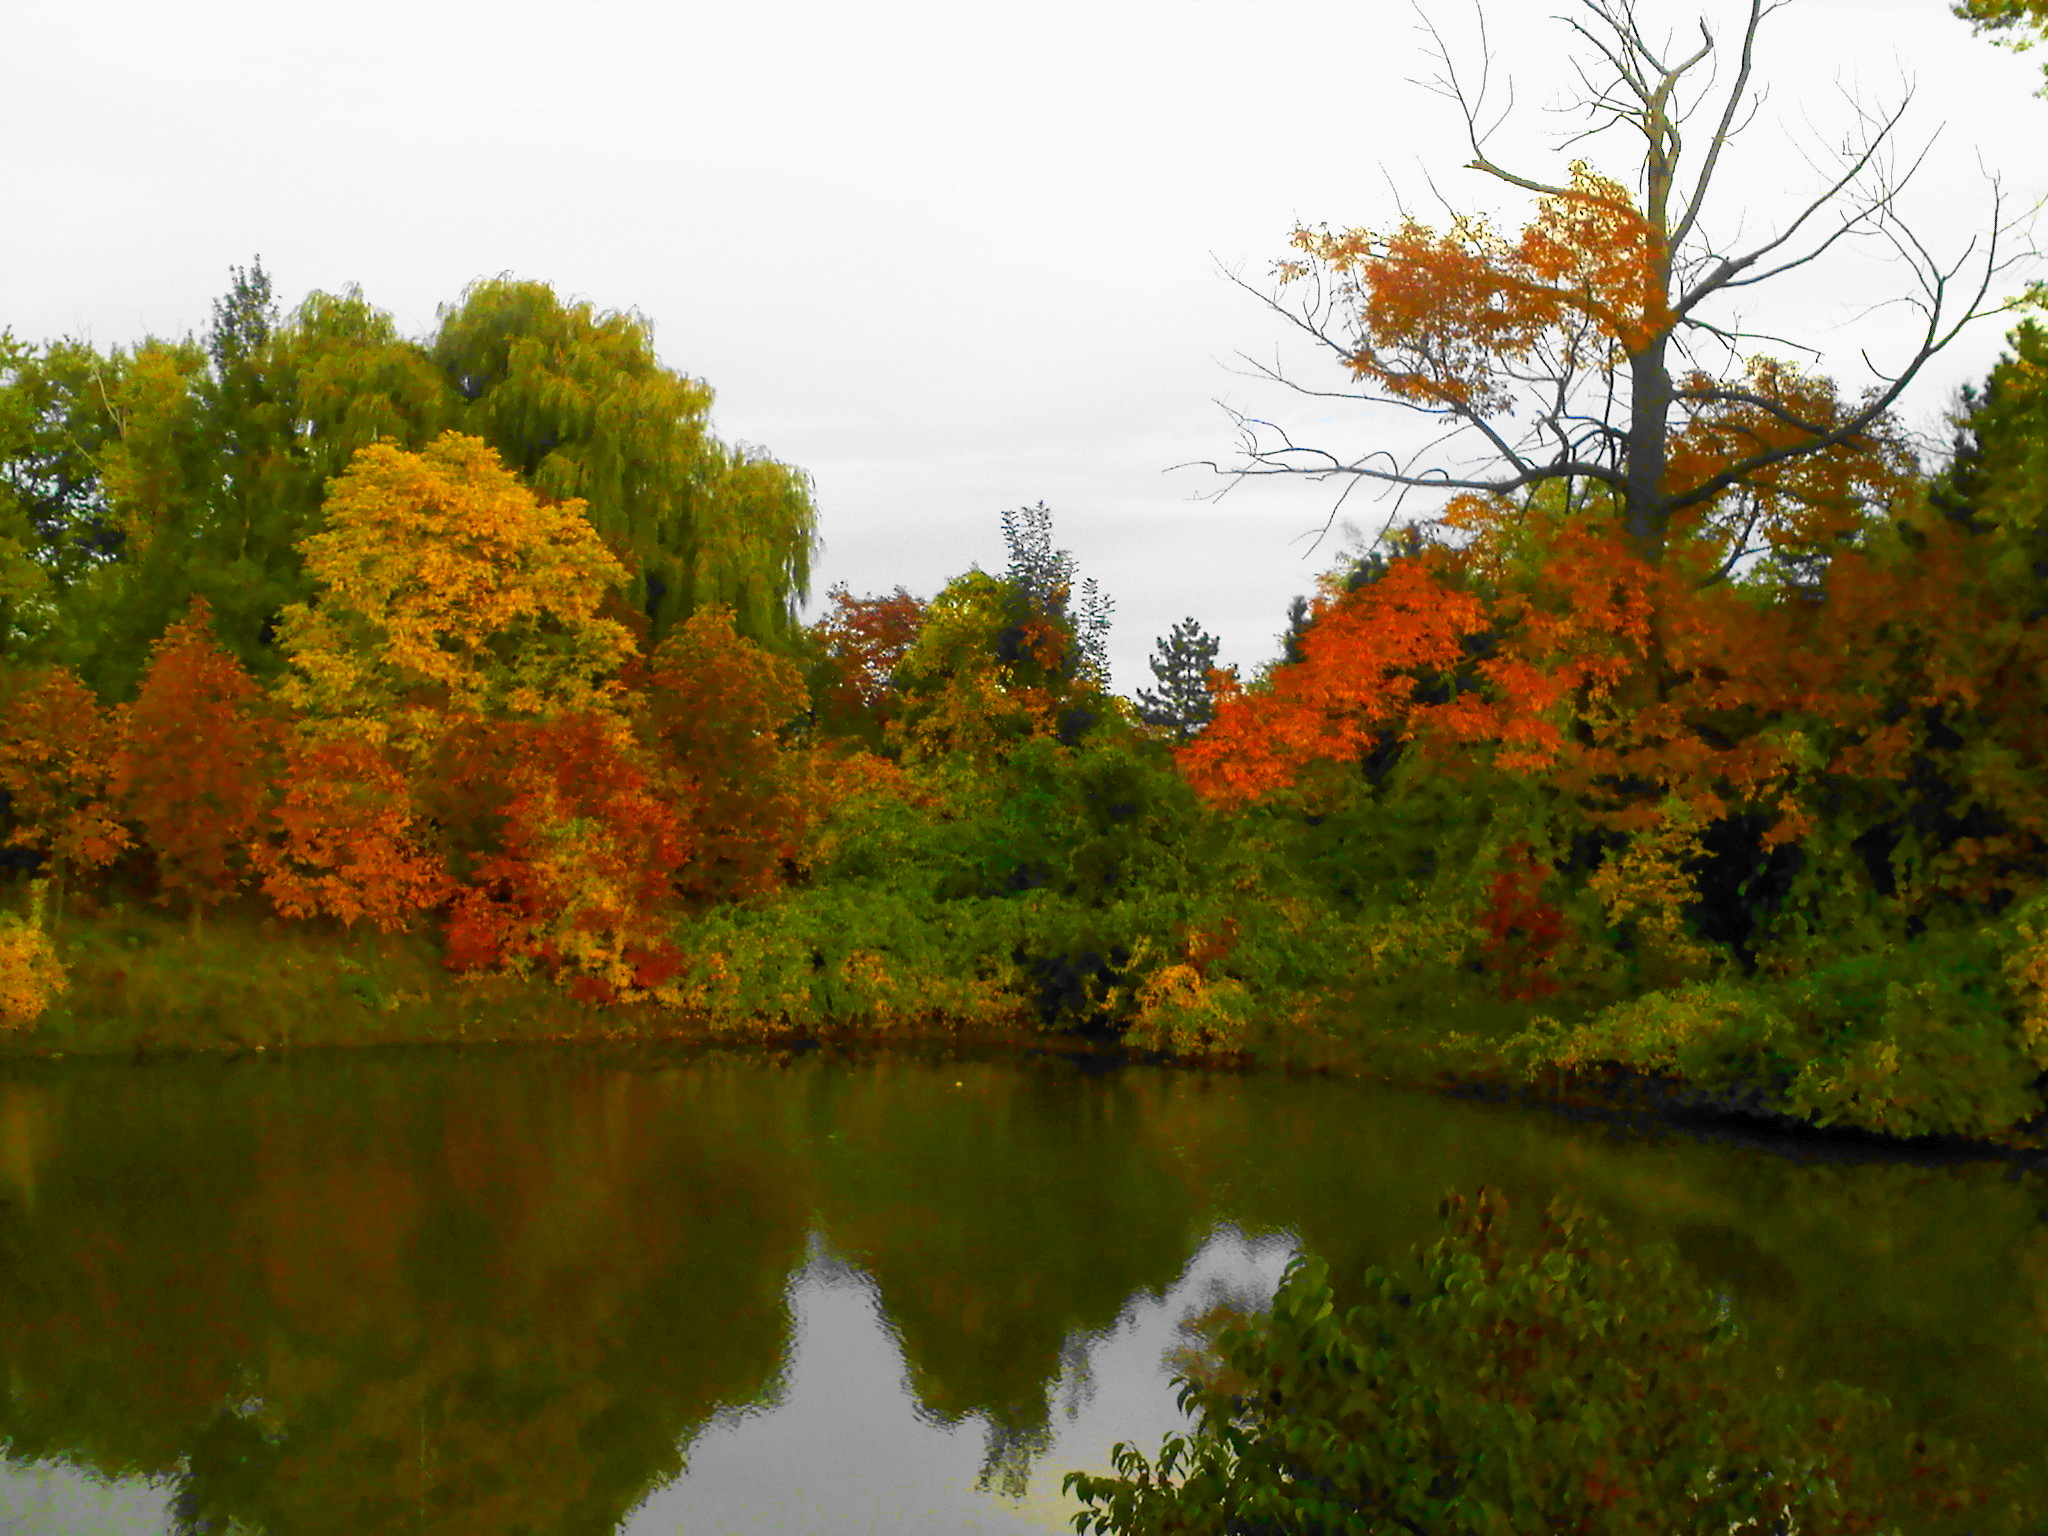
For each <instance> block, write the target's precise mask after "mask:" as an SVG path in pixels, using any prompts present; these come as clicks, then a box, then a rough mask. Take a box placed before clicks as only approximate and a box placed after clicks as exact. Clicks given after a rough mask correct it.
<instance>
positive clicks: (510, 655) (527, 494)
mask: <svg viewBox="0 0 2048 1536" xmlns="http://www.w3.org/2000/svg"><path fill="white" fill-rule="evenodd" d="M324 515H325V526H324V527H323V529H322V530H321V531H320V532H319V533H317V534H314V535H313V536H312V537H310V538H307V539H305V540H303V541H301V543H300V545H299V548H300V549H301V550H302V551H303V553H304V554H305V556H306V568H307V571H308V572H309V574H310V575H311V576H312V578H313V581H314V585H315V591H316V595H315V597H314V600H313V601H312V602H311V603H308V604H295V605H293V606H292V607H290V608H288V609H286V610H285V614H284V618H283V621H282V623H281V624H280V626H279V630H278V643H279V645H280V646H281V647H282V648H283V650H284V652H285V654H286V656H287V657H288V658H289V660H290V663H291V668H292V671H291V673H290V675H289V676H288V677H287V678H286V679H285V680H284V682H283V683H282V684H280V686H279V692H280V694H281V696H282V697H283V699H284V701H285V702H286V703H287V704H289V705H291V706H292V707H293V708H295V709H296V710H298V711H299V712H300V714H301V722H300V728H299V739H298V741H297V742H296V743H295V744H294V746H293V748H292V750H291V752H290V754H289V761H288V763H287V767H286V787H285V792H284V795H283V797H282V799H281V801H280V804H279V805H278V807H277V809H276V811H275V812H274V827H273V829H272V831H271V832H270V833H269V835H267V836H265V837H264V838H262V839H260V840H259V843H258V845H257V846H256V847H255V848H254V850H252V851H253V856H254V861H255V863H256V865H257V867H258V869H259V870H260V871H261V872H262V874H263V877H264V889H265V890H266V891H267V892H268V893H269V894H270V896H271V897H272V899H273V900H274V901H276V902H277V904H278V906H279V908H280V910H282V911H284V912H285V913H286V914H287V915H289V916H311V915H314V914H316V913H319V914H326V915H330V916H334V917H338V918H340V919H342V920H343V921H344V922H353V921H354V920H355V919H356V918H358V917H367V918H369V919H370V920H371V921H373V922H375V923H376V924H377V925H378V926H379V927H382V928H386V929H391V928H396V927H400V926H402V925H403V924H404V922H405V920H406V917H407V915H408V914H409V913H410V912H412V911H415V910H419V909H422V908H426V907H431V906H435V905H438V904H439V903H440V902H441V901H443V900H445V899H446V898H447V897H449V896H450V895H451V894H453V892H454V890H455V888H456V885H457V883H458V882H457V881H456V880H455V879H454V878H452V877H451V874H450V872H449V870H448V867H447V859H446V856H445V850H442V849H439V848H436V847H433V846H430V845H429V844H428V842H427V840H426V838H425V824H426V820H427V818H426V817H425V816H424V815H423V814H422V813H421V809H420V805H419V798H420V791H421V787H422V786H421V779H422V775H423V772H424V771H425V770H426V768H427V767H428V765H429V763H430V762H431V761H432V760H433V758H434V756H435V754H436V751H437V749H438V748H439V747H440V746H441V744H442V743H443V742H445V741H446V740H447V739H448V738H449V736H450V735H451V733H453V732H455V731H457V730H458V729H474V728H478V727H483V726H486V725H488V724H489V723H490V722H510V721H542V720H549V719H555V718H560V717H564V716H570V715H587V716H591V717H594V718H596V719H598V720H601V721H603V722H605V726H606V733H607V734H609V735H613V736H615V737H616V738H617V739H618V740H619V741H620V742H621V743H623V741H624V740H625V737H626V731H627V728H626V725H625V723H624V720H623V718H621V717H620V716H619V714H618V712H617V710H616V708H615V707H614V706H615V701H616V699H617V695H618V690H619V684H618V682H617V679H616V673H617V670H618V667H619V665H620V663H621V662H623V661H624V660H625V659H626V658H627V657H628V656H630V655H631V654H632V653H633V649H634V647H633V641H632V637H631V636H630V635H629V634H628V633H627V631H626V628H625V626H623V625H622V624H620V623H618V622H617V621H616V620H614V619H610V618H606V617H603V616H601V615H600V613H599V605H600V604H601V603H602V602H603V600H604V598H605V596H606V595H607V594H608V593H609V592H610V591H612V590H613V589H615V588H617V587H619V586H621V585H623V584H624V581H625V571H624V570H623V568H622V567H621V566H620V565H619V562H618V561H617V560H616V559H614V558H613V556H612V554H611V552H610V551H609V550H608V549H606V547H605V545H604V542H603V541H602V540H601V539H600V538H599V537H598V535H597V533H596V531H595V530H594V529H593V528H592V527H591V525H590V523H589V521H588V519H586V518H585V516H584V515H583V504H582V503H581V502H579V501H565V502H560V503H550V502H547V501H544V500H542V499H541V498H540V497H538V496H536V495H535V494H534V493H533V492H532V491H531V490H530V489H528V488H527V487H526V486H525V485H524V484H523V483H522V482H521V481H520V480H519V478H518V477H517V476H516V475H514V474H513V473H512V472H511V471H510V470H508V469H506V468H505V467H504V465H503V464H502V463H501V462H500V461H499V459H498V456H497V453H496V452H495V451H494V450H493V449H492V448H491V447H490V446H489V445H488V444H487V443H485V442H483V441H482V440H481V439H479V438H474V437H465V436H463V435H461V434H459V433H455V432H449V433H446V434H444V435H443V436H442V437H441V438H439V439H438V440H437V441H435V442H434V443H432V444H431V445H429V446H428V447H427V448H426V449H425V450H424V451H423V452H420V453H408V452H405V451H403V450H401V449H399V448H398V447H396V446H394V445H392V444H389V443H376V444H373V445H371V446H370V447H367V448H364V449H362V450H360V451H359V452H358V453H357V454H356V455H355V457H354V459H353V460H352V461H351V463H350V465H349V468H348V470H347V471H346V472H345V473H344V474H342V475H341V476H339V477H338V478H337V479H336V480H335V481H334V482H333V484H332V487H331V489H330V491H329V494H328V498H327V502H326V505H325V509H324Z"/></svg>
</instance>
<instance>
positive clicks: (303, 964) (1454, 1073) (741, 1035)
mask: <svg viewBox="0 0 2048 1536" xmlns="http://www.w3.org/2000/svg"><path fill="white" fill-rule="evenodd" d="M58 937H59V938H60V940H61V942H62V945H63V950H64V953H65V956H66V960H67V965H68V968H69V971H70V985H69V987H68V988H67V990H66V992H65V994H64V995H63V996H61V997H60V998H59V999H57V1000H56V1002H55V1003H54V1005H53V1006H52V1007H51V1008H50V1009H49V1010H48V1011H47V1012H46V1013H45V1014H44V1015H43V1017H41V1018H40V1019H38V1020H36V1021H35V1022H34V1023H32V1024H29V1025H26V1026H23V1027H21V1028H19V1029H16V1030H11V1031H7V1032H4V1033H0V1063H5V1064H7V1065H9V1066H12V1065H16V1064H27V1063H33V1062H48V1063H59V1062H65V1061H70V1060H78V1059H93V1060H103V1061H126V1062H131V1063H148V1062H155V1061H162V1060H178V1059H189V1058H192V1057H200V1056H205V1057H214V1058H218V1059H223V1060H233V1059H238V1058H254V1057H265V1058H270V1059H276V1058H279V1057H283V1056H287V1055H290V1056H301V1055H304V1054H306V1053H309V1052H320V1051H329V1050H375V1049H393V1048H397V1049H420V1048H430V1047H441V1048H448V1047H455V1048H464V1049H506V1048H513V1047H519V1046H538V1045H547V1046H555V1047H574V1048H585V1049H588V1048H601V1047H615V1048H623V1049H627V1050H632V1049H636V1048H641V1047H647V1048H655V1049H661V1050H664V1051H676V1050H684V1051H689V1050H727V1049H743V1050H747V1051H750V1052H760V1053H764V1054H767V1055H770V1056H780V1057H783V1058H784V1059H788V1058H791V1057H794V1056H797V1055H809V1054H812V1053H819V1052H822V1053H825V1054H828V1055H859V1054H863V1053H866V1052H869V1051H873V1050H890V1051H896V1050H906V1049H907V1050H912V1051H916V1050H933V1049H936V1050H939V1051H941V1052H943V1053H944V1054H946V1055H948V1056H953V1055H958V1054H961V1053H967V1054H974V1055H980V1054H990V1053H992V1054H997V1055H1005V1056H1010V1055H1016V1056H1057V1057H1063V1058H1068V1059H1071V1060H1073V1061H1075V1062H1076V1063H1077V1064H1079V1063H1082V1062H1088V1063H1097V1062H1099V1063H1101V1064H1102V1066H1101V1067H1100V1068H1099V1070H1105V1071H1107V1070H1114V1069H1115V1068H1116V1067H1118V1066H1121V1065H1125V1064H1131V1063H1141V1062H1142V1063H1151V1064H1163V1065H1170V1066H1173V1067H1176V1068H1178V1069H1181V1070H1186V1071H1197V1072H1204V1073H1231V1072H1251V1071H1273V1072H1281V1073H1299V1074H1313V1075H1331V1076H1342V1077H1352V1078H1359V1079H1368V1080H1371V1081H1375V1082H1379V1083H1382V1084H1385V1085H1387V1086H1391V1087H1398V1088H1403V1089H1408V1090H1419V1091H1427V1092H1431V1093H1436V1094H1442V1095H1445V1096H1448V1097H1453V1098H1465V1099H1474V1100H1479V1101H1482V1102H1488V1103H1506V1104H1516V1105H1520V1106H1523V1107H1527V1108H1532V1109H1540V1110H1544V1111H1547V1112H1549V1113H1552V1114H1557V1115H1562V1116H1564V1117H1566V1118H1572V1119H1594V1120H1600V1121H1603V1122H1605V1123H1609V1124H1614V1125H1620V1126H1626V1127H1628V1128H1630V1129H1640V1130H1660V1131H1682V1132H1685V1133H1688V1134H1694V1135H1704V1136H1710V1137H1713V1138H1714V1139H1717V1140H1733V1141H1738V1142H1742V1143H1746V1144H1750V1145H1754V1146H1758V1147H1760V1148H1762V1149H1765V1150H1769V1151H1772V1152H1775V1153H1777V1154H1780V1155H1798V1156H1810V1157H1815V1158H1825V1159H1828V1160H1858V1161H1860V1160H1864V1159H1883V1160H1891V1161H1910V1162H1929V1163H1949V1162H1959V1161H2001V1162H2007V1163H2011V1164H2014V1165H2015V1166H2019V1167H2042V1166H2048V1138H2044V1137H2043V1135H2042V1134H2041V1132H2042V1129H2043V1128H2042V1127H2039V1126H2030V1127H2016V1128H2015V1131H2016V1133H2017V1134H2016V1135H2015V1136H2014V1137H2013V1138H2012V1139H2009V1140H1997V1139H1982V1138H1971V1137H1965V1136H1960V1135H1930V1136H1914V1137H1904V1136H1895V1135H1888V1134H1885V1133H1882V1132H1878V1131H1872V1130H1866V1129H1862V1128H1857V1127H1852V1126H1820V1125H1816V1124H1814V1123H1812V1122H1810V1121H1806V1120H1801V1119H1799V1118H1797V1117H1794V1116H1791V1115H1787V1114H1783V1113H1780V1112H1776V1111H1773V1110H1770V1109H1769V1108H1767V1107H1764V1106H1763V1105H1761V1104H1759V1103H1741V1104H1738V1103H1732V1102H1725V1101H1724V1100H1723V1099H1721V1098H1720V1097H1718V1096H1717V1095H1715V1094H1713V1093H1711V1092H1709V1091H1706V1090H1702V1089H1700V1088H1698V1087H1696V1086H1695V1085H1693V1084H1690V1083H1688V1082H1686V1081H1685V1080H1683V1079H1678V1078H1672V1077H1668V1076H1659V1075H1656V1074H1652V1073H1648V1072H1643V1071H1639V1070H1634V1069H1629V1068H1623V1067H1617V1066H1614V1065H1612V1064H1609V1065H1607V1066H1604V1067H1600V1068H1595V1069H1592V1070H1582V1071H1578V1072H1573V1073H1569V1074H1567V1073H1555V1072H1554V1073H1551V1074H1549V1075H1548V1077H1547V1080H1534V1081H1525V1080H1522V1079H1521V1078H1519V1077H1518V1076H1517V1075H1515V1074H1513V1073H1512V1072H1510V1071H1508V1070H1507V1069H1505V1068H1504V1067H1503V1068H1501V1069H1498V1070H1495V1069H1489V1068H1487V1067H1485V1066H1483V1065H1481V1064H1476V1063H1475V1064H1473V1066H1471V1067H1467V1068H1459V1069H1451V1068H1447V1067H1444V1066H1442V1065H1440V1064H1434V1063H1430V1062H1429V1061H1428V1059H1427V1057H1426V1055H1424V1054H1422V1053H1418V1052H1416V1051H1414V1050H1412V1049H1411V1050H1405V1051H1399V1052H1393V1053H1390V1052H1388V1051H1386V1050H1384V1049H1383V1050H1379V1051H1375V1050H1373V1049H1372V1048H1371V1047H1370V1046H1368V1045H1365V1043H1364V1042H1360V1041H1356V1040H1353V1039H1347V1038H1344V1036H1343V1035H1340V1034H1338V1033H1335V1032H1332V1031H1329V1030H1316V1031H1313V1032H1312V1033H1311V1034H1309V1035H1306V1036H1304V1038H1302V1039H1300V1040H1289V1039H1286V1038H1279V1039H1272V1040H1270V1041H1269V1042H1268V1043H1266V1044H1265V1045H1264V1046H1263V1047H1262V1048H1260V1049H1255V1050H1252V1051H1249V1052H1240V1053H1237V1054H1234V1055H1230V1056H1216V1057H1202V1056H1185V1057H1175V1056H1171V1055H1167V1054H1164V1053H1160V1052H1154V1051H1142V1050H1137V1049H1134V1048H1132V1047H1129V1046H1127V1045H1125V1044H1123V1043H1122V1042H1121V1041H1119V1040H1115V1039H1108V1038H1100V1037H1089V1036H1080V1035H1072V1034H1060V1033H1056V1032H1052V1031H1048V1030H1045V1029H1043V1028H1041V1027H1039V1026H1037V1025H1035V1024H1032V1023H1030V1022H1027V1021H1024V1020H1022V1019H1021V1018H1019V1017H1016V1016H1008V1017H1002V1018H989V1019H976V1018H967V1017H952V1018H928V1019H917V1020H901V1019H899V1020H893V1021H888V1022H886V1023H877V1022H874V1021H862V1020H849V1021H847V1022H846V1023H845V1024H844V1025H843V1027H840V1028H837V1029H830V1030H824V1031H819V1030H811V1029H803V1028H797V1027H793V1026H788V1025H784V1024H779V1023H776V1022H771V1021H767V1020H755V1021H751V1022H749V1023H748V1024H745V1025H741V1026H734V1025H732V1024H729V1023H724V1022H719V1021H714V1020H712V1019H711V1018H710V1017H709V1016H704V1015H699V1016H692V1015H689V1014H685V1013H682V1012H680V1011H678V1010H675V1009H668V1008H662V1007H659V1006H650V1005H629V1006H628V1007H624V1008H621V1007H600V1006H596V1005H592V1004H588V1003H582V1002H578V1001H576V1000H574V999H571V998H570V997H568V996H567V995H565V994H564V993H563V992H562V991H561V990H560V989H559V988H557V987H555V986H554V985H553V984H552V983H550V982H548V981H545V980H540V979H532V978H524V977H519V976H511V975H502V974H493V975H485V976H481V977H458V976H455V975H452V974H450V973H449V972H448V971H447V970H446V969H445V967H443V966H442V964H441V963H440V958H439V955H438V952H437V950H436V946H435V945H434V944H433V942H432V941H431V939H430V938H428V937H427V936H426V935H424V934H421V933H393V934H380V933H375V932H368V931H364V932H351V931H349V930H346V929H342V928H339V927H338V926H337V927H334V928H332V929H331V931H330V930H326V929H323V928H319V927H311V926H309V925H304V924H296V923H295V924H283V923H280V922H278V921H277V920H276V919H274V918H272V917H269V916H267V915H260V914H258V913H255V912H252V911H249V910H243V911H240V912H235V911H224V912H222V913H220V914H218V915H217V916H216V918H215V920H214V921H212V922H210V923H208V924H207V925H205V926H203V927H201V928H199V929H198V930H196V931H195V930H193V929H192V928H191V927H190V925H189V924H187V923H185V922H183V921H180V920H177V919H173V918H171V917H169V916H168V915H166V914H164V913H162V912H160V911H157V910H155V909H151V908H140V907H132V906H121V905H118V904H112V905H109V906H106V907H103V908H100V909H98V910H92V911H79V912H75V913H73V914H71V915H69V916H67V917H66V918H64V919H63V920H62V922H61V925H60V927H59V930H58ZM1330 1008H1331V1010H1332V1012H1333V1013H1334V1012H1335V1011H1337V1010H1338V1009H1339V1008H1340V1005H1339V1003H1338V1002H1337V1001H1336V1000H1335V999H1332V1000H1331V1002H1330ZM1345 1033H1346V1034H1348V1033H1349V1032H1348V1031H1347V1032H1345Z"/></svg>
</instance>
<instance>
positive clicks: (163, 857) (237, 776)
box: [111, 597, 278, 921]
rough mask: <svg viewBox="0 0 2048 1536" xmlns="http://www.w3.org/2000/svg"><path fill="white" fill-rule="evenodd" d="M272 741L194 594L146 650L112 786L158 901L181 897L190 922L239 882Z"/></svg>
mask: <svg viewBox="0 0 2048 1536" xmlns="http://www.w3.org/2000/svg"><path fill="white" fill-rule="evenodd" d="M277 742H278V731H277V729H276V724H275V721H274V718H273V717H271V716H270V715H268V714H267V713H266V712H265V711H264V710H263V708H262V697H261V690H260V689H259V688H258V686H257V684H256V681H255V679H253V678H252V677H250V676H249V674H248V672H247V671H246V670H245V669H244V668H243V666H242V664H241V663H240V662H239V661H237V660H236V659H235V658H234V656H232V655H231V654H229V652H228V651H227V650H226V649H225V648H224V647H223V646H222V645H221V644H220V642H219V641H218V640H217V639H216V638H215V637H214V633H213V626H212V615H211V610H210V609H209V607H208V605H207V602H206V599H204V598H201V597H195V598H194V599H193V600H192V609H191V612H190V613H189V614H188V615H187V616H186V617H185V618H184V619H182V620H180V621H179V622H178V623H176V624H173V625H172V626H171V627H170V628H169V629H168V630H166V631H165V632H164V634H163V636H162V637H161V638H160V639H159V640H157V642H156V643H155V645H154V646H152V647H151V649H150V656H149V665H148V668H147V670H146V671H145V672H144V673H143V678H142V690H141V692H140V693H139V694H138V695H137V696H136V699H135V702H134V703H133V704H131V705H130V706H129V707H128V711H127V716H126V722H125V730H124V731H123V734H122V739H121V744H120V747H119V749H118V750H117V751H116V752H115V754H114V758H113V764H112V769H113V772H112V779H111V791H112V794H113V797H114V799H115V801H116V802H117V803H118V804H119V805H120V806H121V808H122V810H123V811H124V812H125V814H126V815H127V817H128V818H129V819H130V820H131V821H133V822H134V823H135V824H136V825H137V826H139V827H140V828H141V829H142V835H143V841H144V843H145V844H146V845H147V846H148V848H149V850H150V851H151V852H152V853H153V854H155V856H156V866H157V879H158V885H159V897H158V899H159V900H164V901H168V900H169V899H170V898H171V897H172V896H174V895H175V896H177V897H179V898H181V899H182V900H184V901H185V902H186V903H187V904H188V905H189V907H190V909H191V911H192V915H193V919H194V921H197V919H198V915H199V912H200V911H201V909H202V908H204V907H207V906H211V905H213V904H214V903H216V902H219V901H221V900H222V899H224V898H225V897H226V896H228V895H229V894H230V893H232V892H233V891H234V889H235V887H236V886H237V885H238V884H239V883H240V882H241V878H242V876H243V874H244V872H245V870H246V865H247V845H248V841H249V838H250V835H251V834H252V833H253V832H254V831H255V829H256V823H257V819H258V817H259V816H260V815H261V814H262V811H263V805H264V800H265V797H266V794H267V791H268V787H269V784H270V782H271V780H272V777H273V774H274V766H275V765H274V764H273V763H272V757H273V756H274V750H275V748H276V746H277Z"/></svg>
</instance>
